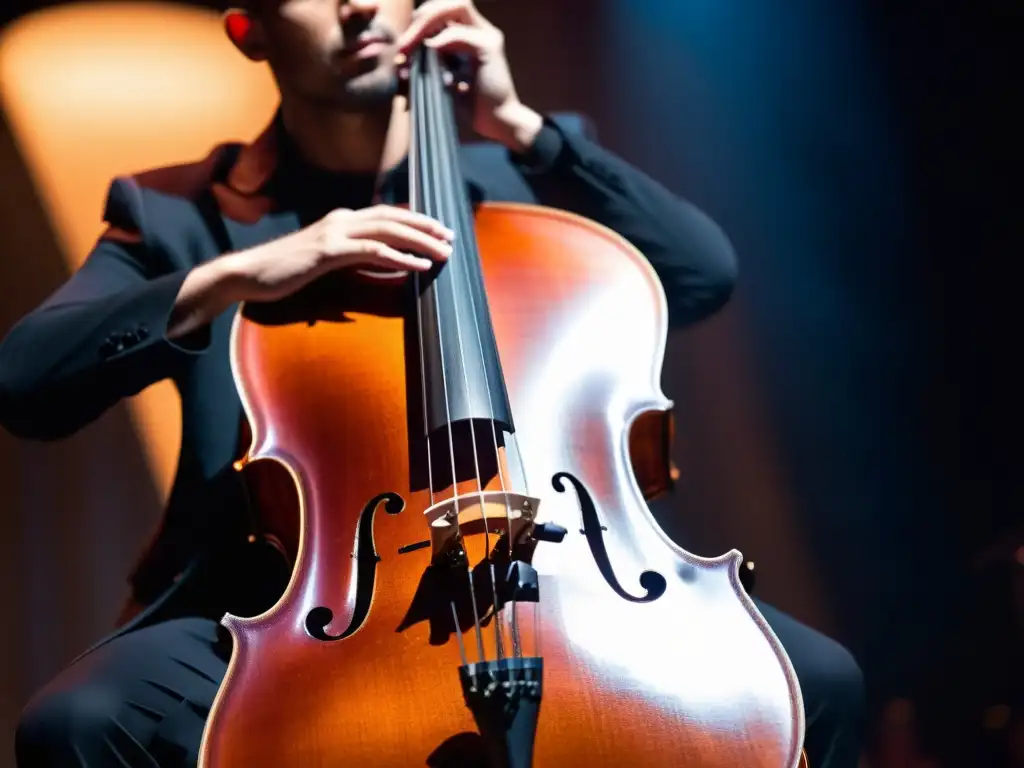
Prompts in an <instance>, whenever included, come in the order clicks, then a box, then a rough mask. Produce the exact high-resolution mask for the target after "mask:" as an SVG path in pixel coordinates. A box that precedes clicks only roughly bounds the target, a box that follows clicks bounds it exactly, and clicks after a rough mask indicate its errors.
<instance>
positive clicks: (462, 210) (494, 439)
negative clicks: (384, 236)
mask: <svg viewBox="0 0 1024 768" xmlns="http://www.w3.org/2000/svg"><path fill="white" fill-rule="evenodd" d="M442 97H443V98H445V99H450V98H451V97H450V96H449V95H448V92H447V91H444V92H443V94H442ZM442 118H443V119H444V120H445V122H446V123H447V125H446V131H445V132H444V135H446V136H447V137H449V142H448V146H447V149H448V157H447V158H446V160H448V165H449V167H454V163H455V162H457V159H458V158H457V152H456V149H455V148H454V147H453V146H452V144H453V143H454V138H453V137H455V136H457V135H458V134H457V128H456V126H455V116H454V112H453V111H452V109H451V108H448V109H445V110H444V111H443V113H442ZM452 205H453V208H454V210H455V214H456V216H457V217H458V220H459V226H460V227H461V228H462V229H463V230H464V231H472V230H471V229H470V228H471V227H473V226H474V220H473V217H472V216H471V214H470V209H469V205H468V201H467V200H466V197H465V195H463V196H462V197H458V196H456V195H453V196H452ZM467 250H468V245H467ZM467 256H469V258H468V259H467V261H466V266H467V267H468V268H469V272H470V273H471V274H470V273H467V274H466V275H465V276H464V277H465V278H466V288H467V290H468V294H469V298H470V302H471V304H472V307H473V312H472V316H473V326H474V330H475V332H476V340H477V348H478V349H479V351H480V359H481V360H483V359H484V344H483V334H482V333H481V331H480V321H479V316H478V312H479V308H478V301H479V303H480V304H482V305H483V307H484V310H485V311H487V312H489V311H490V307H489V305H488V301H487V295H486V292H485V291H482V290H481V289H482V288H483V285H484V283H483V274H482V272H481V263H480V254H479V250H477V252H476V253H475V254H472V255H470V254H467ZM472 256H475V258H473V257H472ZM474 279H475V280H476V284H475V285H474V282H473V280H474ZM482 373H483V377H484V389H485V391H486V393H487V409H488V415H489V416H490V419H489V420H490V423H491V445H492V446H493V448H494V462H495V467H496V469H497V473H498V482H499V487H500V488H501V493H502V498H503V499H504V507H505V527H506V531H507V534H508V537H507V542H508V549H509V555H510V556H511V552H512V508H511V505H510V502H509V499H508V487H507V484H506V482H505V474H504V470H503V469H502V462H501V451H500V450H499V448H498V433H497V426H496V424H495V421H496V415H495V412H494V401H493V398H492V395H491V384H490V377H489V374H488V371H487V366H486V365H483V366H482ZM473 445H474V450H475V449H476V445H477V443H476V439H475V436H474V442H473ZM479 473H480V469H479V463H478V464H477V474H478V483H479ZM482 492H483V489H482V487H481V494H482ZM481 501H482V497H481ZM484 526H485V532H486V534H487V552H488V564H489V565H490V575H491V587H492V599H493V600H494V618H495V632H496V639H497V642H498V643H499V645H498V657H499V658H502V657H503V655H504V654H503V647H502V646H503V643H504V640H503V626H502V624H503V622H502V616H503V613H504V610H505V609H501V610H499V609H498V594H497V586H496V583H497V577H496V574H495V570H494V560H493V558H492V557H491V556H490V528H489V524H488V523H487V520H486V518H485V520H484ZM510 559H511V558H510ZM511 632H512V646H513V655H514V656H516V657H519V656H521V655H522V650H521V646H520V642H519V627H518V625H517V622H516V613H515V607H514V601H513V608H512V620H511Z"/></svg>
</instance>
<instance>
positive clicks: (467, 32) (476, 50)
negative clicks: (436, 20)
mask: <svg viewBox="0 0 1024 768" xmlns="http://www.w3.org/2000/svg"><path fill="white" fill-rule="evenodd" d="M423 44H424V45H425V46H427V47H428V48H433V49H434V50H435V51H438V52H439V53H466V54H470V55H472V56H479V55H480V54H481V53H483V52H484V51H486V50H487V49H488V48H489V47H490V44H491V39H490V36H489V34H488V30H486V29H481V28H480V27H468V26H466V25H465V24H453V25H451V26H449V27H445V28H444V29H442V30H441V31H440V32H438V33H437V34H436V35H434V36H433V37H428V38H427V39H426V40H424V41H423Z"/></svg>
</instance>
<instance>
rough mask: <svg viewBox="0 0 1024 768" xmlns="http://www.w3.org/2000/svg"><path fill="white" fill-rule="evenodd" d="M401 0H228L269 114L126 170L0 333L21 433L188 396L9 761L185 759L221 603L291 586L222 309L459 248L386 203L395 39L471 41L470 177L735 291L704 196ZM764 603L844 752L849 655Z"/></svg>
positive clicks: (681, 308) (238, 602)
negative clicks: (88, 225) (80, 247)
mask: <svg viewBox="0 0 1024 768" xmlns="http://www.w3.org/2000/svg"><path fill="white" fill-rule="evenodd" d="M412 6H413V2H412V0H349V1H348V2H346V1H345V0H249V2H248V4H247V6H246V7H245V8H244V9H240V10H231V11H229V12H228V13H227V14H226V15H225V28H226V31H227V33H228V35H229V37H230V39H231V40H232V42H233V43H234V44H235V45H236V46H237V47H238V49H239V50H240V51H241V53H242V54H244V55H245V56H247V57H249V58H250V59H252V60H253V61H257V62H261V61H266V62H268V63H269V65H270V67H271V68H272V70H273V73H274V75H275V78H276V82H277V84H278V88H279V91H280V98H281V100H280V110H279V112H278V114H277V116H276V117H275V119H274V121H273V123H272V124H271V125H270V126H269V127H268V128H267V130H266V131H265V132H264V133H263V135H262V136H261V137H260V138H259V139H257V140H256V141H255V142H254V143H252V144H249V145H245V146H238V145H231V144H228V145H224V146H221V147H219V148H217V149H216V150H215V151H214V152H213V153H212V154H211V155H210V156H209V157H208V158H207V159H206V160H205V161H203V162H199V163H196V164H191V165H185V166H180V167H174V168H167V169H160V170H154V171H150V172H146V173H141V174H139V175H136V176H133V177H130V178H120V179H116V180H115V181H114V182H113V183H112V185H111V187H110V191H109V196H108V199H107V204H106V210H105V221H106V223H107V225H108V228H107V230H106V232H105V234H103V235H102V237H101V238H100V239H99V241H98V242H97V244H96V245H95V248H94V250H93V251H92V253H91V254H90V255H89V257H88V259H87V260H86V262H85V263H84V264H83V266H82V267H81V269H80V270H78V272H77V273H76V274H75V275H73V276H72V277H71V278H70V279H69V280H68V281H67V282H66V283H65V284H64V285H63V286H62V287H60V289H59V290H57V291H56V293H54V294H53V295H52V296H50V297H49V298H48V299H47V300H46V301H45V302H44V303H43V305H42V306H40V307H39V308H38V309H36V310H35V311H34V312H32V313H30V314H29V315H28V316H27V317H25V318H24V319H22V320H21V322H20V323H18V324H17V325H16V326H15V327H14V328H13V329H12V330H11V331H10V332H9V334H8V335H7V337H6V338H5V339H4V341H3V343H2V346H0V420H2V423H3V425H4V426H5V428H6V429H8V430H9V431H10V432H11V433H13V434H15V435H18V436H21V437H23V438H29V439H42V440H53V439H59V438H62V437H64V436H66V435H70V434H72V433H74V432H75V431H76V430H78V429H80V428H81V427H83V426H85V425H86V424H88V423H90V422H91V421H93V420H94V419H95V418H97V417H98V416H99V415H100V414H101V413H103V412H104V411H106V410H107V409H108V408H110V407H111V406H112V405H114V404H115V403H116V402H118V401H119V400H120V399H121V398H123V397H126V396H129V395H132V394H135V393H137V392H139V391H140V390H142V389H144V388H145V387H147V386H149V385H150V384H152V383H154V382H156V381H159V380H162V379H167V378H170V379H172V380H173V381H174V382H175V384H176V385H177V387H178V389H179V391H180V394H181V404H182V418H183V433H182V434H183V437H182V446H181V457H180V466H179V471H178V475H177V478H176V482H175V485H174V488H173V492H172V494H171V496H170V501H169V504H168V508H167V510H166V514H165V517H164V524H163V526H162V530H161V532H160V533H159V535H158V536H157V537H156V538H155V540H154V542H153V544H152V545H151V546H150V548H149V549H148V551H147V552H146V553H145V555H144V556H143V557H142V559H141V561H140V563H139V565H138V567H137V569H136V570H135V572H134V573H133V575H132V578H131V587H132V595H133V603H132V606H131V607H130V609H129V610H127V611H126V613H125V615H124V618H123V620H122V622H120V625H119V628H118V630H117V631H116V632H114V633H113V634H112V635H111V636H109V637H107V638H105V639H104V640H103V641H101V642H100V643H99V644H98V645H97V646H95V647H94V648H92V649H90V650H89V651H87V652H86V653H84V654H83V655H82V656H80V657H79V658H78V659H77V660H75V661H74V662H73V663H72V664H71V665H70V666H69V667H68V668H67V669H65V670H64V671H63V672H62V673H61V674H60V675H58V676H57V678H56V679H54V680H53V681H52V682H51V683H49V684H48V685H47V686H46V687H45V688H44V689H43V690H41V691H40V692H39V693H38V694H37V695H36V696H35V697H34V698H33V700H32V701H31V702H30V703H29V705H28V706H27V708H26V709H25V711H24V713H23V716H22V719H21V722H20V724H19V727H18V730H17V736H16V754H17V761H18V765H19V766H20V768H49V767H50V766H53V767H54V768H56V767H57V766H60V767H61V768H68V767H69V766H83V767H84V766H89V768H105V767H106V766H134V767H138V768H142V766H163V767H165V768H166V767H169V766H175V767H176V766H185V765H194V764H195V761H196V759H197V754H198V749H199V742H200V737H201V733H202V729H203V724H204V720H205V717H206V716H207V714H208V712H209V708H210V705H211V702H212V701H213V698H214V694H215V693H216V691H217V688H218V684H219V683H220V682H221V680H222V678H223V675H224V672H225V669H226V660H227V656H228V654H229V652H230V647H229V644H230V638H227V639H226V632H224V631H223V629H222V628H220V627H219V624H218V620H219V618H220V617H221V616H222V615H223V614H224V613H225V612H226V611H230V612H232V613H236V614H242V615H251V614H252V613H253V612H255V611H259V610H262V609H263V608H266V607H267V606H268V604H269V603H270V602H272V601H273V600H274V599H275V598H276V596H277V595H278V594H279V593H280V590H281V588H282V587H283V583H282V581H281V577H282V573H281V572H280V569H276V570H275V568H273V567H272V566H271V565H269V563H271V562H272V561H271V560H269V559H268V558H267V557H266V556H265V552H266V550H265V549H264V548H263V547H262V545H261V544H260V542H259V541H258V540H257V541H256V542H255V543H251V542H250V541H249V540H248V537H247V535H246V533H247V531H248V530H249V529H248V528H247V527H246V517H245V514H246V512H245V510H246V506H245V502H244V494H243V491H242V485H241V482H240V480H239V476H238V473H236V472H234V471H233V470H232V468H231V463H232V460H233V459H234V458H235V457H237V456H238V454H239V446H240V440H241V439H242V438H241V437H240V425H241V423H242V411H241V405H240V402H239V398H238V395H237V392H236V389H235V386H234V382H233V380H232V377H231V371H230V364H229V359H228V332H229V327H230V323H231V317H232V313H233V309H234V308H235V307H236V305H237V303H238V302H240V301H245V300H256V301H259V300H273V299H277V298H279V297H283V296H286V295H288V294H290V293H292V292H294V291H295V290H297V289H299V288H300V287H302V286H304V285H306V284H307V283H309V282H310V281H311V280H313V279H314V278H316V277H317V276H319V275H322V274H324V273H326V272H328V271H335V270H343V269H345V268H347V267H351V266H353V265H367V264H372V265H376V266H379V267H390V268H400V269H407V270H424V269H426V268H428V267H429V266H430V265H431V264H432V263H433V262H434V261H437V260H443V259H445V258H446V257H447V255H448V253H449V243H450V233H449V232H447V231H446V230H445V228H444V227H443V226H441V225H440V224H439V223H437V222H435V221H432V220H430V219H428V218H427V217H425V216H422V215H418V214H414V213H411V212H408V211H404V210H402V209H400V208H398V207H395V206H396V205H398V204H401V203H403V202H405V201H406V200H407V199H408V198H407V194H408V190H407V166H406V162H405V156H406V152H407V149H408V140H409V135H410V126H409V121H408V113H407V112H406V111H405V110H404V109H403V108H401V105H402V103H403V102H402V99H401V96H400V95H399V94H398V87H399V83H400V80H401V72H400V67H399V66H398V64H397V63H396V60H397V55H398V54H400V53H407V52H409V51H411V50H412V48H413V47H414V46H416V45H417V44H419V43H421V42H423V41H426V44H427V45H431V46H434V47H435V48H437V49H439V50H441V51H446V52H460V53H464V54H468V55H469V57H470V59H471V60H472V61H473V62H474V63H475V77H472V78H470V80H471V85H470V89H469V92H468V93H464V94H462V98H464V99H465V100H466V103H467V105H468V109H469V113H470V120H471V122H472V127H473V128H474V129H475V131H476V133H478V134H479V135H480V136H481V137H482V138H483V139H484V140H486V141H485V142H484V143H483V144H480V145H474V146H472V147H467V148H464V152H463V155H462V158H461V163H462V165H463V167H464V174H465V176H466V179H467V183H468V184H469V186H470V188H471V191H472V193H473V194H475V195H477V196H478V197H480V198H481V199H485V200H486V199H490V200H504V201H524V202H539V203H540V204H543V205H549V206H555V207H561V208H564V209H568V210H571V211H574V212H576V213H579V214H581V215H583V216H586V217H589V218H591V219H594V220H596V221H598V222H600V223H603V224H605V225H607V226H609V227H611V228H612V229H614V230H616V231H617V232H619V233H620V234H621V235H623V236H624V237H626V238H627V239H628V240H630V241H631V242H632V243H633V244H635V245H636V246H637V248H639V250H640V251H641V252H642V253H644V254H645V255H646V257H647V258H648V259H649V260H650V262H651V264H652V265H653V266H654V268H655V270H656V271H657V273H658V275H659V276H660V278H661V280H662V283H663V285H664V287H665V291H666V293H667V296H668V305H669V311H670V319H671V323H672V325H673V327H675V328H681V327H684V326H687V325H689V324H692V323H694V322H697V321H699V320H701V319H703V318H706V317H708V316H709V315H711V314H712V313H714V312H715V311H716V310H718V309H719V308H720V307H721V306H722V305H723V304H724V303H725V302H726V301H727V299H728V298H729V295H730V292H731V290H732V288H733V283H734V281H735V277H736V264H735V258H734V255H733V251H732V249H731V246H730V244H729V242H728V241H727V239H726V237H725V236H724V235H723V233H722V232H721V231H720V230H719V228H718V227H717V226H716V225H715V224H714V223H713V222H712V221H711V220H709V219H708V217H707V216H705V215H704V214H703V213H701V212H700V211H699V210H697V209H696V208H695V207H694V206H693V205H691V204H690V203H688V202H686V201H684V200H681V199H679V198H678V197H676V196H674V195H672V194H671V193H670V192H668V191H667V190H666V189H664V188H663V187H662V186H660V185H659V184H658V183H656V182H655V181H653V180H652V179H650V178H648V177H647V176H645V175H644V174H643V173H641V172H639V171H638V170H636V169H635V168H632V167H630V166H629V165H628V164H627V163H625V162H624V161H622V160H621V159H619V158H617V157H616V156H614V155H613V154H612V153H610V152H609V151H608V150H606V149H603V148H602V147H600V146H598V145H597V144H596V143H595V142H594V141H592V140H590V139H589V138H587V137H586V136H585V135H584V134H583V132H581V130H580V127H579V125H578V124H577V123H574V122H573V121H571V120H568V119H561V120H560V119H558V118H554V117H551V116H546V115H541V114H539V113H538V112H536V111H534V110H532V109H530V108H529V107H528V106H527V105H525V104H523V103H522V102H521V101H520V100H519V98H518V96H517V94H516V90H515V87H514V85H513V80H512V77H511V75H510V73H509V67H508V63H507V61H506V58H505V56H504V53H503V46H502V35H501V32H500V31H499V30H497V29H496V28H495V27H494V26H492V25H491V24H490V23H489V22H488V21H487V20H486V19H485V18H484V17H483V16H482V15H481V13H480V12H479V10H478V9H476V8H475V7H474V6H473V5H472V4H471V2H470V0H430V1H429V2H427V3H426V4H424V5H423V6H422V7H421V8H420V9H419V10H418V11H416V12H415V13H414V12H413V7H412ZM282 212H283V213H285V214H293V215H280V214H282ZM296 222H297V223H296ZM232 233H234V234H232ZM238 233H242V235H241V237H242V239H243V240H246V241H247V245H245V246H244V247H238V246H237V238H238V237H239V234H238ZM412 253H415V254H417V255H415V256H413V255H410V254H412ZM552 258H557V254H552ZM760 607H761V610H762V611H763V612H764V615H765V617H766V618H767V619H768V621H769V622H770V623H771V625H772V627H773V629H774V630H775V632H776V633H777V634H778V636H779V638H780V639H781V641H782V643H783V644H784V646H785V647H786V649H787V651H788V653H789V654H790V656H791V658H792V661H793V664H794V665H795V667H796V671H797V674H798V676H799V678H800V682H801V685H802V688H803V693H804V697H805V704H806V710H807V717H808V730H807V742H806V744H807V749H808V752H809V757H810V760H811V764H812V766H814V768H854V766H855V765H856V764H857V761H858V751H859V747H858V738H859V717H860V712H861V698H862V692H861V688H862V685H861V677H860V671H859V669H858V668H857V665H856V663H855V662H854V661H853V659H852V657H851V656H850V654H849V653H848V652H847V651H846V650H844V649H843V648H842V647H841V646H839V645H838V644H836V643H835V642H833V641H832V640H830V639H828V638H826V637H824V636H823V635H820V634H818V633H816V632H815V631H813V630H811V629H810V628H808V627H805V626H803V625H801V624H799V623H797V622H796V621H794V620H793V619H791V618H789V617H787V616H785V615H783V614H781V613H779V612H778V611H776V610H774V609H772V608H770V607H769V606H765V605H763V604H762V605H761V606H760Z"/></svg>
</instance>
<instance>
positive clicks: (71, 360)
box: [0, 179, 208, 440]
mask: <svg viewBox="0 0 1024 768" xmlns="http://www.w3.org/2000/svg"><path fill="white" fill-rule="evenodd" d="M105 220H106V222H107V223H108V224H109V225H110V228H109V229H108V231H107V233H106V234H105V235H104V236H103V237H101V238H100V240H99V242H98V243H97V244H96V246H95V247H94V248H93V250H92V252H91V253H90V254H89V256H88V257H87V259H86V260H85V262H84V264H83V265H82V267H81V268H80V269H79V270H77V271H76V272H75V274H74V275H73V276H72V277H71V278H70V279H69V280H68V281H67V282H66V283H64V284H63V285H62V286H61V287H60V288H59V289H58V290H57V291H56V292H55V293H53V294H52V295H51V296H50V297H49V298H47V299H46V300H45V301H44V302H43V303H42V305H40V306H39V307H38V308H37V309H35V310H34V311H32V312H31V313H30V314H28V315H27V316H26V317H24V318H23V319H22V320H21V321H20V322H19V323H18V324H17V325H15V326H14V327H13V328H12V329H11V330H10V332H9V333H8V334H7V336H6V337H5V338H4V339H3V341H2V343H0V424H2V425H3V426H4V427H5V428H6V429H7V430H8V431H9V432H11V433H12V434H15V435H18V436H20V437H26V438H35V439H44V440H45V439H56V438H60V437H64V436H66V435H69V434H72V433H73V432H75V431H76V430H78V429H79V428H81V427H82V426H84V425H85V424H87V423H89V422H91V421H92V420H94V419H95V418H97V417H98V416H99V415H100V414H102V413H103V412H104V411H105V410H107V409H108V408H110V407H111V406H112V405H113V404H114V403H116V402H117V401H118V400H120V399H121V398H123V397H127V396H130V395H134V394H136V393H138V392H140V391H142V390H143V389H145V388H146V387H148V386H149V385H151V384H153V383H155V382H157V381H160V380H162V379H165V378H168V377H174V376H175V375H176V373H177V371H178V370H179V368H180V367H181V366H182V365H183V364H185V363H186V362H187V361H188V360H190V359H191V358H193V357H194V356H196V355H200V354H203V352H204V350H205V346H206V344H207V343H208V339H206V338H196V339H189V340H188V343H187V345H184V344H177V343H175V342H173V341H171V340H169V339H168V338H167V336H166V331H167V323H168V320H169V318H170V315H171V311H172V310H173V308H174V303H175V301H176V300H177V296H178V292H179V290H180V289H181V284H182V283H183V282H184V280H185V277H186V275H187V274H188V269H177V270H174V269H171V268H170V267H169V266H168V265H167V264H166V263H161V261H163V260H161V259H159V258H157V257H156V256H155V253H154V249H152V248H151V247H150V245H149V244H148V243H147V239H146V234H145V232H146V228H145V222H144V221H143V211H142V205H141V200H140V195H139V194H138V188H137V187H136V186H135V182H134V181H132V180H129V179H119V180H116V181H115V182H114V183H113V185H112V186H111V190H110V194H109V196H108V201H107V208H106V214H105Z"/></svg>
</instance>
